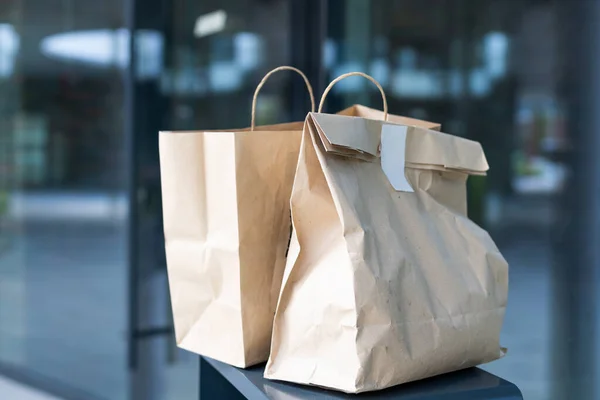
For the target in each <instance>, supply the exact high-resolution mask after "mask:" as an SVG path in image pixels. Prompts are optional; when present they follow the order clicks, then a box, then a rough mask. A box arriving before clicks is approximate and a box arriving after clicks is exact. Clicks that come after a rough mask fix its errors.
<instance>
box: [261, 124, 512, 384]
mask: <svg viewBox="0 0 600 400" xmlns="http://www.w3.org/2000/svg"><path fill="white" fill-rule="evenodd" d="M338 118H342V117H338ZM329 129H335V126H334V127H333V128H332V127H331V126H330V128H329ZM411 129H413V128H409V130H408V135H409V136H408V139H407V158H408V157H410V155H411V153H410V148H411V143H410V140H411V139H410V137H411V132H410V131H411ZM346 132H348V130H346ZM427 132H430V131H427V130H426V133H427ZM325 133H327V132H325ZM339 137H341V136H339ZM439 137H440V136H438V135H433V134H429V135H427V138H426V139H425V140H420V139H419V138H418V137H414V136H413V140H416V143H417V144H416V145H415V144H414V143H415V142H413V144H412V146H416V147H414V148H416V149H420V150H422V151H423V152H424V153H425V154H427V157H426V158H425V159H426V161H427V162H428V163H431V164H432V165H435V166H436V167H438V168H441V170H435V169H427V168H413V167H410V166H407V167H406V170H405V176H406V179H407V180H408V182H409V184H410V186H411V187H412V189H414V192H413V193H407V192H397V191H396V190H395V189H394V188H393V187H392V186H391V185H390V184H389V181H388V178H387V177H386V175H385V174H384V172H383V170H382V167H381V160H380V159H379V158H374V159H372V160H369V161H365V160H363V159H359V158H353V157H347V156H340V155H339V154H335V153H329V152H327V151H326V149H325V147H324V145H323V141H322V138H321V136H320V135H319V134H318V133H317V122H316V120H315V118H314V117H313V115H312V114H309V116H308V117H307V119H306V121H305V125H304V132H303V137H302V144H301V148H300V158H299V162H298V169H297V171H296V177H295V181H294V186H293V190H292V197H291V212H292V220H293V226H294V231H295V234H294V236H293V238H292V245H291V247H292V248H293V249H295V251H294V252H290V255H289V257H288V260H287V263H286V271H285V273H284V275H285V277H286V278H285V279H284V283H283V285H282V288H281V294H280V297H279V302H278V305H277V310H276V314H275V320H274V326H273V338H272V345H271V355H270V358H269V361H268V363H267V367H266V370H265V377H267V378H269V379H276V380H284V381H290V382H296V383H302V384H311V385H317V386H322V387H328V388H333V389H337V390H341V391H344V392H348V393H358V392H364V391H371V390H378V389H383V388H386V387H389V386H393V385H397V384H401V383H405V382H410V381H414V380H417V379H423V378H426V377H430V376H433V375H437V374H442V373H446V372H450V371H454V370H458V369H462V368H467V367H471V366H474V365H478V364H481V363H485V362H489V361H492V360H495V359H497V358H499V357H501V356H502V355H503V350H502V349H501V347H500V344H499V335H500V328H501V326H502V321H503V318H504V312H505V307H506V301H507V291H508V265H507V263H506V261H505V260H504V258H503V257H502V255H501V254H500V252H499V251H498V249H497V247H496V246H495V244H494V243H493V241H492V240H491V239H490V237H489V235H488V234H487V233H486V232H485V231H484V230H482V229H481V228H480V227H478V226H477V225H476V224H474V223H473V222H471V221H470V220H468V219H467V217H466V187H465V182H466V177H467V174H466V173H465V172H461V171H455V170H453V169H452V170H450V169H445V168H444V165H445V163H446V159H444V158H443V157H442V158H441V159H440V158H439V157H438V155H439V149H440V148H445V146H446V145H445V143H452V144H453V145H456V146H455V150H456V151H455V153H453V154H456V155H458V154H462V153H461V152H467V153H469V152H470V151H471V150H473V149H475V150H477V147H472V146H471V145H470V144H466V145H465V146H462V144H464V142H462V141H461V140H453V139H452V138H450V139H448V138H444V137H442V139H440V140H441V142H442V143H440V142H439V141H438V140H436V138H439ZM447 139H448V140H447ZM430 147H431V148H430ZM467 155H469V154H467ZM470 156H472V155H470ZM480 156H482V154H477V155H476V156H475V157H471V158H469V159H467V160H466V162H467V163H468V166H469V168H471V167H476V168H483V167H484V166H487V163H485V165H484V164H483V162H484V161H485V158H483V159H481V158H480ZM415 157H417V158H416V159H417V160H420V159H419V158H418V157H420V156H418V155H415ZM473 160H475V161H473ZM459 161H460V160H459ZM461 162H462V161H461ZM422 165H424V166H425V167H426V166H427V165H425V164H422ZM472 172H473V173H477V172H479V171H472Z"/></svg>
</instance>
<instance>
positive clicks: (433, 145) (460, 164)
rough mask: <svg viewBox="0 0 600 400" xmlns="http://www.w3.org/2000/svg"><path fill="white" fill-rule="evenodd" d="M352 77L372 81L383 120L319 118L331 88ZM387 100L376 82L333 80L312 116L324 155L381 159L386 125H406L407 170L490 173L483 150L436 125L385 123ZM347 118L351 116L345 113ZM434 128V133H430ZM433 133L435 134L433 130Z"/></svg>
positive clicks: (398, 120) (401, 120) (401, 121)
mask: <svg viewBox="0 0 600 400" xmlns="http://www.w3.org/2000/svg"><path fill="white" fill-rule="evenodd" d="M353 75H359V76H363V77H365V78H367V79H369V80H371V81H372V82H373V83H374V84H375V85H376V86H377V87H378V89H379V90H380V92H381V94H382V98H383V120H384V121H381V120H380V119H370V118H365V117H359V116H355V118H350V117H348V116H342V115H341V114H340V113H338V114H336V115H332V114H321V110H322V108H323V103H324V100H325V98H326V96H327V94H328V93H329V91H330V90H331V88H332V87H333V85H334V84H335V83H336V82H338V81H340V80H342V79H344V78H346V77H348V76H353ZM387 107H388V106H387V99H386V97H385V93H384V91H383V88H382V87H381V86H380V85H379V83H378V82H377V81H375V80H374V79H373V78H371V77H370V76H368V75H365V74H362V73H349V74H345V75H342V76H340V77H338V78H336V79H335V80H334V81H332V82H331V84H330V85H329V87H328V88H327V90H326V91H325V92H324V93H323V97H322V98H321V102H320V104H319V110H318V113H313V114H312V119H313V121H314V123H315V125H316V128H317V131H318V133H319V137H320V138H321V140H322V142H323V146H324V147H325V150H326V151H327V152H331V153H337V154H340V155H344V156H347V157H356V158H361V159H364V160H370V159H372V158H374V157H379V156H380V155H381V136H382V129H383V127H384V126H385V125H390V124H393V123H394V122H395V123H399V124H401V125H406V128H405V130H406V133H405V135H406V146H405V148H406V151H405V162H406V166H407V167H414V168H419V167H421V168H427V169H440V170H458V171H462V172H465V173H467V174H470V175H485V174H486V171H487V170H488V169H489V166H488V164H487V161H486V158H485V155H484V153H483V149H482V148H481V145H480V144H479V143H478V142H474V141H472V140H468V139H464V138H460V137H457V136H453V135H448V134H445V133H441V132H438V131H437V129H439V125H437V124H433V123H429V122H424V121H420V120H415V119H410V118H406V117H395V118H393V119H394V120H395V121H394V120H391V121H390V120H389V119H388V116H389V115H388V109H387ZM347 114H348V115H349V114H350V113H347ZM432 128H433V129H432ZM434 129H435V130H434Z"/></svg>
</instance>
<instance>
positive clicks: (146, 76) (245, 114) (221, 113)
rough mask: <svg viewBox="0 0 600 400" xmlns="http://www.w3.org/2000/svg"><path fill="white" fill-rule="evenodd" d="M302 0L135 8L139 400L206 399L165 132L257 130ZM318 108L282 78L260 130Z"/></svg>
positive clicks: (134, 269) (134, 319)
mask: <svg viewBox="0 0 600 400" xmlns="http://www.w3.org/2000/svg"><path fill="white" fill-rule="evenodd" d="M292 3H293V2H290V1H287V0H268V1H267V0H226V1H216V0H207V1H201V2H199V1H192V0H170V1H166V2H165V1H161V0H152V1H150V0H148V1H144V2H141V1H138V2H137V4H136V5H135V7H134V8H135V9H134V13H133V15H134V21H133V26H134V27H135V31H136V32H137V33H136V41H137V43H136V45H135V46H134V52H135V55H136V56H135V59H134V61H133V63H132V69H131V70H130V75H129V79H130V83H131V87H132V88H133V89H132V92H131V96H132V97H131V99H130V101H131V102H130V106H131V109H130V110H129V112H130V113H131V115H133V116H134V117H133V119H132V120H131V123H132V126H131V129H132V132H133V142H132V143H131V145H132V147H131V152H130V156H131V159H130V162H131V170H132V176H133V180H132V182H131V191H130V193H131V200H132V203H131V209H132V214H131V227H130V235H131V236H130V239H131V240H130V246H131V253H130V254H131V259H130V263H131V264H130V268H131V271H130V330H129V332H130V336H129V337H130V344H131V345H130V366H131V368H132V378H133V380H132V398H134V399H143V400H148V399H196V398H197V397H198V356H197V355H194V354H192V353H189V352H186V351H182V350H178V349H177V348H176V347H175V344H174V343H173V337H174V335H173V331H172V329H173V328H172V326H171V322H170V321H171V316H170V303H169V293H168V281H167V274H166V261H165V255H164V243H163V231H162V215H161V199H160V168H159V159H158V131H159V130H209V129H222V128H223V129H226V128H244V127H248V126H249V125H250V119H251V109H250V108H251V102H252V96H253V94H254V90H255V88H256V86H257V85H258V83H259V82H260V80H261V79H262V77H263V76H264V75H265V74H266V73H267V72H268V71H270V70H271V69H273V68H275V67H277V66H280V65H290V64H293V63H294V56H293V55H292V52H293V51H294V48H293V46H292V45H291V43H292V35H293V34H294V33H293V32H292V30H291V28H290V26H291V21H292ZM150 38H156V40H157V41H156V43H154V44H152V43H151V41H152V40H155V39H150ZM153 46H154V47H153ZM152 49H154V50H152ZM296 66H297V67H299V68H300V69H305V68H304V67H303V66H302V65H298V64H296ZM319 68H320V67H318V68H317V69H319ZM306 72H307V73H308V75H310V72H309V71H306ZM315 90H318V89H317V88H315ZM309 107H310V102H309V98H308V95H307V93H306V89H305V87H304V82H303V81H302V79H301V78H300V77H298V76H296V75H295V74H293V73H290V72H280V73H278V74H275V75H273V76H272V77H271V78H270V80H269V82H268V83H267V84H266V85H265V86H264V88H263V90H262V91H261V93H260V96H259V98H258V104H257V110H256V114H257V124H259V125H260V124H270V123H276V122H287V121H292V120H293V119H294V118H296V119H299V118H304V116H305V114H306V112H308V111H309Z"/></svg>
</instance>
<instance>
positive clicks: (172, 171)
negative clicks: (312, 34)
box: [159, 123, 302, 367]
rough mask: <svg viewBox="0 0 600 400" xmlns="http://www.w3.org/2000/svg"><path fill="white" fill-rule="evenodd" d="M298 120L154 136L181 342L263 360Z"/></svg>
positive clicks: (286, 225) (232, 359)
mask: <svg viewBox="0 0 600 400" xmlns="http://www.w3.org/2000/svg"><path fill="white" fill-rule="evenodd" d="M282 127H284V128H286V129H288V130H280V128H282ZM301 127H302V124H301V123H296V124H295V125H292V124H285V125H279V126H275V127H259V128H258V129H260V130H256V131H253V132H250V131H247V130H240V131H230V132H202V131H199V132H161V133H160V138H159V144H160V162H161V183H162V200H163V218H164V230H165V246H166V255H167V270H168V276H169V286H170V292H171V305H172V309H173V319H174V325H175V335H176V340H177V344H178V345H179V346H180V347H182V348H184V349H187V350H190V351H193V352H195V353H198V354H202V355H206V356H209V357H212V358H215V359H217V360H220V361H223V362H226V363H229V364H232V365H235V366H239V367H246V366H249V365H252V364H256V363H259V362H261V361H264V360H266V359H267V357H268V354H269V345H270V337H271V326H272V322H273V314H274V310H275V306H276V302H277V297H278V295H279V290H280V285H281V280H282V276H283V269H284V265H285V253H286V249H287V244H288V239H289V232H290V211H289V197H290V193H291V188H292V183H293V177H294V171H295V169H296V163H297V159H298V149H299V145H300V138H301Z"/></svg>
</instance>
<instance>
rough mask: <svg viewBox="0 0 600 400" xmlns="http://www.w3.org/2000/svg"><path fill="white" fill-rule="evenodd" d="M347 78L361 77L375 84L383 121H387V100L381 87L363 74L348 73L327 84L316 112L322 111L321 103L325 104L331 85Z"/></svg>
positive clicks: (370, 77)
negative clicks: (378, 94)
mask: <svg viewBox="0 0 600 400" xmlns="http://www.w3.org/2000/svg"><path fill="white" fill-rule="evenodd" d="M349 76H362V77H363V78H367V79H368V80H370V81H371V82H373V83H374V84H375V86H377V89H379V92H380V93H381V98H382V99H383V120H384V121H387V119H388V104H387V98H386V97H385V92H384V91H383V88H382V87H381V85H380V84H379V82H377V81H376V80H375V78H373V77H372V76H370V75H367V74H365V73H362V72H348V73H347V74H343V75H340V76H338V77H337V78H335V79H334V80H332V81H331V83H330V84H329V86H327V88H326V89H325V91H324V92H323V96H321V101H320V102H319V111H318V112H321V110H322V109H323V103H324V102H325V97H327V95H328V94H329V91H330V90H331V89H332V88H333V85H335V84H336V83H338V82H339V81H341V80H342V79H345V78H347V77H349Z"/></svg>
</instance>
